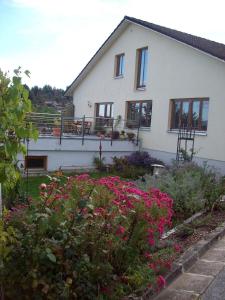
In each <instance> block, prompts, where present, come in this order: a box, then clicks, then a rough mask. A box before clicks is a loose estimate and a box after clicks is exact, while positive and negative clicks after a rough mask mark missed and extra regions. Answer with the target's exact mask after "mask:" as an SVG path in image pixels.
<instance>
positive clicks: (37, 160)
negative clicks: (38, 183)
mask: <svg viewBox="0 0 225 300" xmlns="http://www.w3.org/2000/svg"><path fill="white" fill-rule="evenodd" d="M25 169H42V170H47V156H26V157H25Z"/></svg>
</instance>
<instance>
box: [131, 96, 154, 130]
mask: <svg viewBox="0 0 225 300" xmlns="http://www.w3.org/2000/svg"><path fill="white" fill-rule="evenodd" d="M144 103H147V104H150V107H151V110H150V122H149V126H141V121H140V120H141V116H142V107H143V104H144ZM129 104H139V119H138V120H137V125H136V124H133V125H131V124H129V122H132V121H133V122H135V120H131V119H128V117H129ZM151 123H152V100H131V101H127V102H126V126H127V127H128V128H138V127H139V126H140V128H151Z"/></svg>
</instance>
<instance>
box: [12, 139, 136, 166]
mask: <svg viewBox="0 0 225 300" xmlns="http://www.w3.org/2000/svg"><path fill="white" fill-rule="evenodd" d="M137 150H138V147H137V146H136V144H135V143H132V142H129V141H120V140H113V143H112V145H111V141H110V140H107V139H105V140H102V157H104V158H105V160H104V162H105V163H111V161H112V157H113V156H117V157H120V156H124V155H129V154H131V153H132V152H133V151H137ZM28 155H29V156H47V171H55V170H58V169H59V168H61V169H70V170H72V169H74V168H91V167H93V159H94V157H99V139H98V138H95V139H94V138H88V137H85V140H84V144H83V145H82V139H81V138H63V139H62V143H61V145H60V143H59V139H58V138H54V137H42V138H39V139H38V140H37V142H34V141H30V143H29V151H28ZM18 160H19V162H18V166H20V165H21V163H22V164H23V165H25V163H24V157H23V155H21V154H20V155H19V156H18Z"/></svg>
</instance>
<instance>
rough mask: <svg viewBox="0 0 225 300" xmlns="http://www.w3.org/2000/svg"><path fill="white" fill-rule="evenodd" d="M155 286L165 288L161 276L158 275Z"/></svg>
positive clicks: (164, 282) (164, 281)
mask: <svg viewBox="0 0 225 300" xmlns="http://www.w3.org/2000/svg"><path fill="white" fill-rule="evenodd" d="M157 285H158V287H159V288H163V287H165V285H166V280H165V278H164V277H163V276H161V275H159V276H158V277H157Z"/></svg>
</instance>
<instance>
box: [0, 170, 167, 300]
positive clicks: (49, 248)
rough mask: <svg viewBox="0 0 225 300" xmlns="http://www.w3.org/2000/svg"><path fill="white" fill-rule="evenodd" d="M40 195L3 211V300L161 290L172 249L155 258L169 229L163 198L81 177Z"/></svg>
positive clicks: (0, 243)
mask: <svg viewBox="0 0 225 300" xmlns="http://www.w3.org/2000/svg"><path fill="white" fill-rule="evenodd" d="M40 189H41V191H40V199H38V200H37V199H36V200H30V203H29V204H28V205H23V206H21V205H20V206H17V207H15V208H13V209H12V210H11V211H8V212H6V213H5V214H4V223H0V255H1V256H0V282H1V283H2V287H3V290H4V294H5V298H6V299H16V298H17V297H18V296H20V299H34V300H35V299H84V300H86V299H87V300H88V299H102V300H103V299H121V297H123V296H124V295H127V294H130V293H131V292H134V291H135V290H137V289H142V288H144V287H146V286H147V285H148V284H151V285H154V284H158V285H159V286H160V285H162V283H163V282H164V279H163V277H162V272H163V271H164V269H165V266H166V265H168V264H170V262H171V259H172V256H173V252H172V249H167V250H166V249H164V251H160V252H155V251H156V249H157V247H156V245H157V243H158V241H159V238H160V236H161V234H162V233H163V231H164V229H165V228H166V227H168V226H170V225H171V217H172V200H171V199H170V198H169V197H168V196H167V195H166V194H164V193H162V192H160V191H159V190H151V191H149V192H144V191H141V190H140V189H138V188H136V186H135V185H134V184H132V183H129V182H126V181H122V180H120V179H119V177H106V178H101V179H91V178H90V177H89V176H88V175H87V174H83V175H79V176H75V177H70V178H68V181H67V182H66V183H65V185H60V184H59V182H58V179H57V178H53V181H52V182H51V183H50V184H49V185H46V184H41V186H40ZM2 237H3V238H2ZM4 237H5V238H4ZM2 253H3V254H4V255H2Z"/></svg>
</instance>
